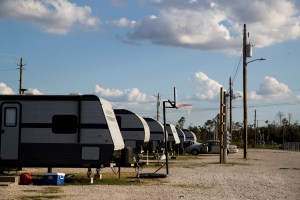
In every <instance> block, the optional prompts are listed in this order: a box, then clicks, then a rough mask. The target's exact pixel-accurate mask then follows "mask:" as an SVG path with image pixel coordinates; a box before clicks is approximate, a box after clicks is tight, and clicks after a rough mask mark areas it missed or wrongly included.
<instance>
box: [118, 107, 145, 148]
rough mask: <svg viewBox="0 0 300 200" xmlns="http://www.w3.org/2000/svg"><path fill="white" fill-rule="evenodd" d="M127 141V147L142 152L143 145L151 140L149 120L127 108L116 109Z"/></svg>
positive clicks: (124, 138)
mask: <svg viewBox="0 0 300 200" xmlns="http://www.w3.org/2000/svg"><path fill="white" fill-rule="evenodd" d="M114 111H115V115H116V118H117V121H118V124H119V127H120V130H121V133H122V136H123V140H124V142H125V147H129V148H133V150H134V152H135V153H142V150H143V146H144V145H145V144H146V143H148V142H149V139H150V129H149V126H148V124H147V122H146V121H145V120H144V119H143V118H142V117H140V116H139V115H138V114H136V113H133V112H131V111H129V110H125V109H114Z"/></svg>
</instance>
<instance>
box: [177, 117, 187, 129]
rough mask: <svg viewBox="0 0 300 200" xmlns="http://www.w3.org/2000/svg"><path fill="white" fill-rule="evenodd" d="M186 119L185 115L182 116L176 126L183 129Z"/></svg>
mask: <svg viewBox="0 0 300 200" xmlns="http://www.w3.org/2000/svg"><path fill="white" fill-rule="evenodd" d="M185 121H186V120H185V118H184V117H181V118H180V119H179V120H178V122H177V124H176V127H177V128H180V129H183V127H184V123H185Z"/></svg>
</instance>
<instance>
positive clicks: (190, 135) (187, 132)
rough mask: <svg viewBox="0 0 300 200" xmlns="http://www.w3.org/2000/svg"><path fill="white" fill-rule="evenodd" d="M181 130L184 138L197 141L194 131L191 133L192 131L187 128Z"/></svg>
mask: <svg viewBox="0 0 300 200" xmlns="http://www.w3.org/2000/svg"><path fill="white" fill-rule="evenodd" d="M183 132H184V134H185V140H190V141H193V142H197V137H196V135H195V133H193V132H192V131H190V130H188V129H183Z"/></svg>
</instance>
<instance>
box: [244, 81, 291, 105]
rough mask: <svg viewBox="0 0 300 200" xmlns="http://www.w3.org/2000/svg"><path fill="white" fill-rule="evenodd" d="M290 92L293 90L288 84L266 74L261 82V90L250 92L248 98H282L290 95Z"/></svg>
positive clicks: (255, 99)
mask: <svg viewBox="0 0 300 200" xmlns="http://www.w3.org/2000/svg"><path fill="white" fill-rule="evenodd" d="M290 93H291V90H290V89H289V87H288V86H287V85H286V84H284V83H280V82H279V81H278V80H276V79H275V78H273V77H270V76H265V77H264V79H263V81H262V82H261V83H260V87H259V90H258V91H257V92H254V91H252V92H249V94H248V99H249V100H253V101H257V100H262V99H280V98H286V97H288V96H289V94H290Z"/></svg>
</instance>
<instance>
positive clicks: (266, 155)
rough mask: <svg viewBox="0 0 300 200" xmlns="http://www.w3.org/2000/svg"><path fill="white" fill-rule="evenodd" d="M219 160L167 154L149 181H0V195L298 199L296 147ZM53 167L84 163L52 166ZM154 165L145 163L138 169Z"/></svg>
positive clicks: (299, 161) (299, 177)
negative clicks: (165, 161)
mask: <svg viewBox="0 0 300 200" xmlns="http://www.w3.org/2000/svg"><path fill="white" fill-rule="evenodd" d="M218 162H219V156H218V155H200V156H198V157H197V159H193V160H170V165H169V166H170V167H169V176H168V177H167V178H163V179H159V180H150V182H151V184H145V183H148V182H149V179H141V183H139V182H138V183H137V184H136V185H131V186H119V185H118V186H112V185H82V186H69V185H68V186H66V185H64V186H8V187H0V199H80V200H83V199H118V200H119V199H120V200H125V199H130V200H135V199H143V200H148V199H151V200H153V199H164V200H165V199H172V200H175V199H264V200H265V199H272V200H273V199H291V200H296V199H300V152H289V151H279V150H265V149H257V150H255V149H249V150H248V160H244V159H243V150H242V149H240V150H239V153H237V154H230V155H229V156H228V163H227V164H218ZM57 170H58V171H60V172H65V173H69V172H68V170H83V169H53V171H57ZM105 170H109V169H105ZM126 170H133V169H126ZM84 171H86V170H85V169H84ZM122 171H125V170H123V169H122ZM154 171H155V168H145V169H143V171H142V173H146V172H154ZM165 171H166V170H165V168H163V169H162V170H161V171H159V173H165ZM47 189H51V192H50V193H49V192H47Z"/></svg>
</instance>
